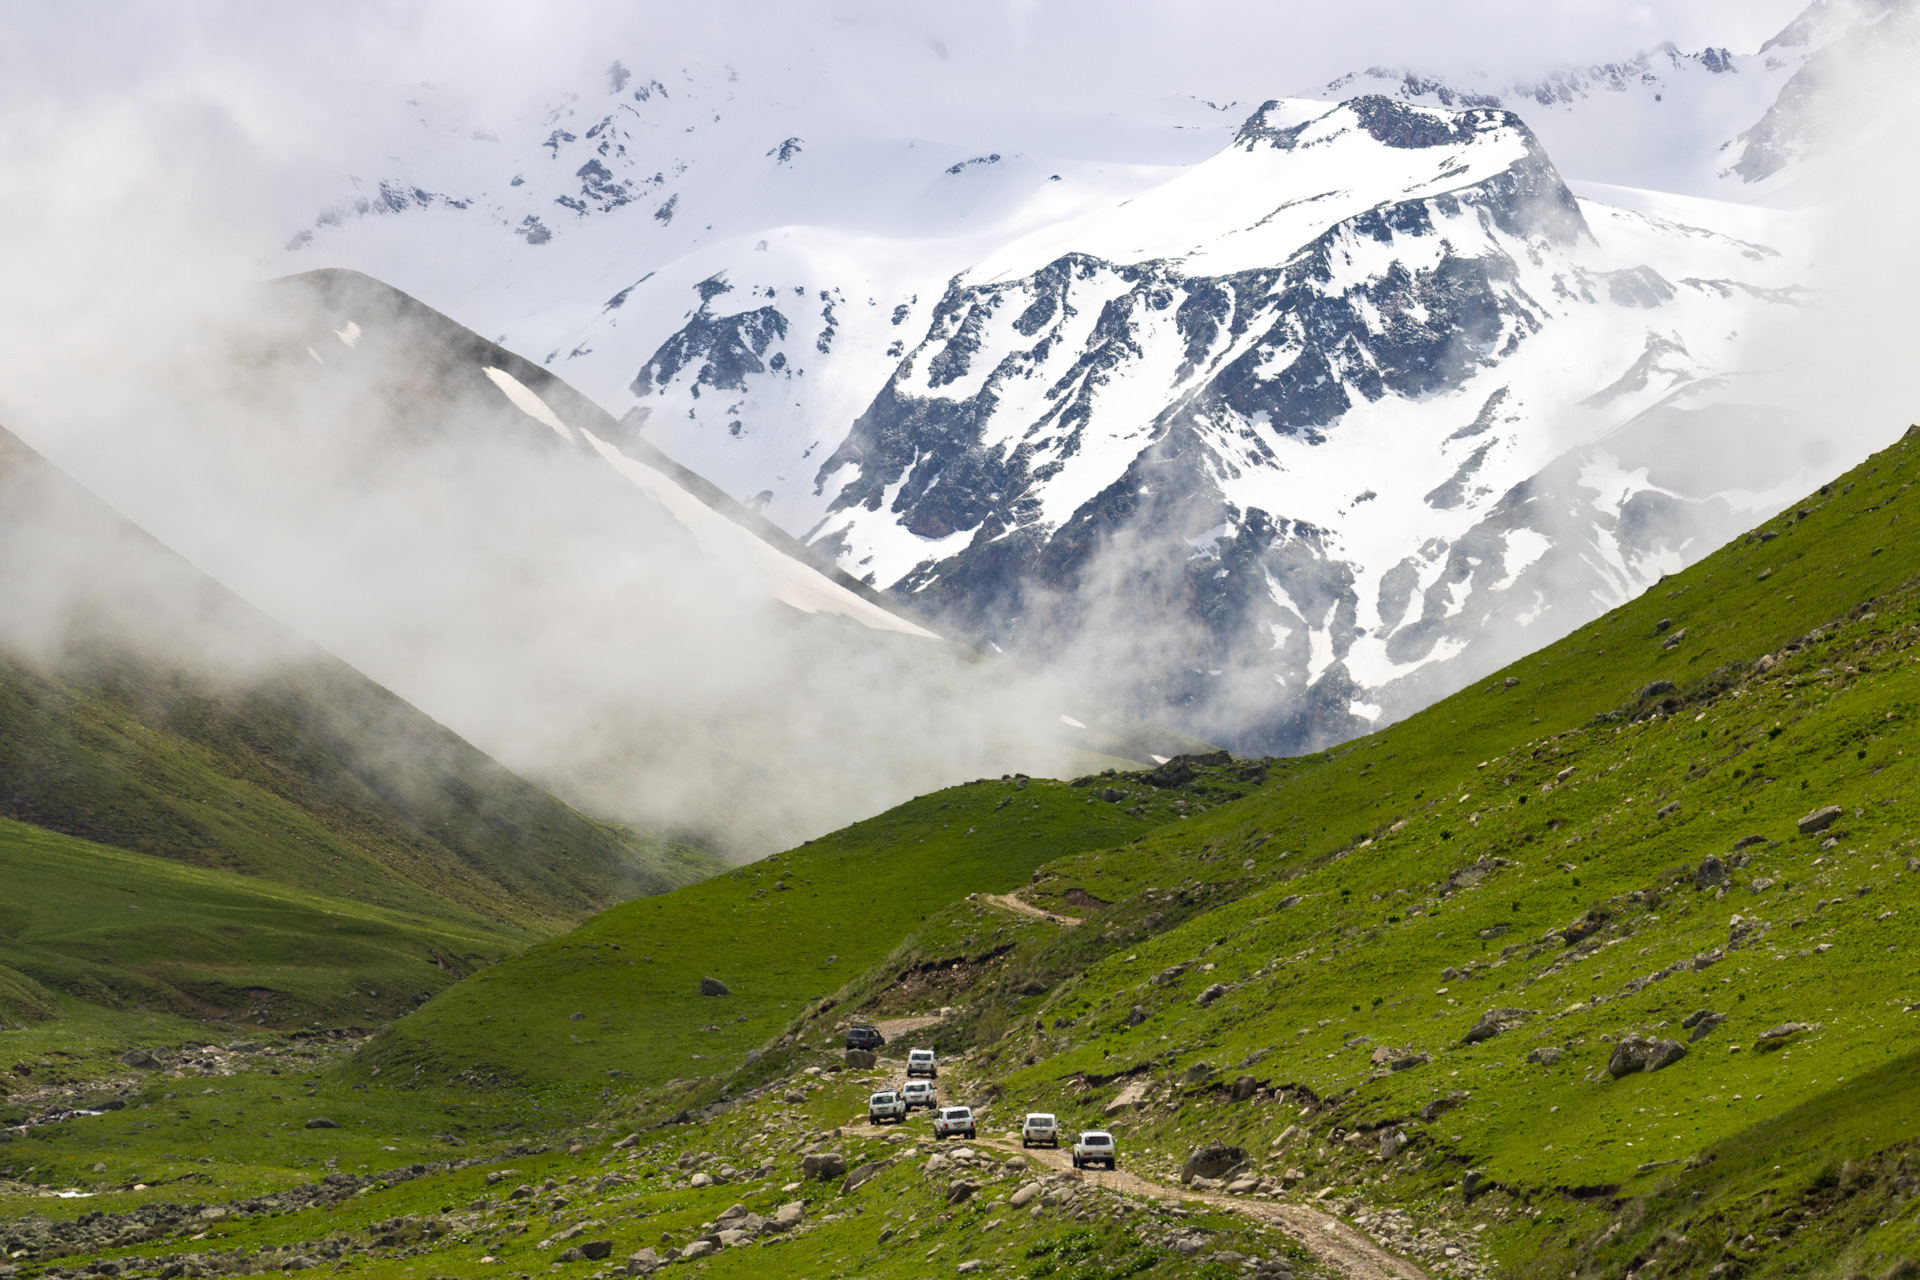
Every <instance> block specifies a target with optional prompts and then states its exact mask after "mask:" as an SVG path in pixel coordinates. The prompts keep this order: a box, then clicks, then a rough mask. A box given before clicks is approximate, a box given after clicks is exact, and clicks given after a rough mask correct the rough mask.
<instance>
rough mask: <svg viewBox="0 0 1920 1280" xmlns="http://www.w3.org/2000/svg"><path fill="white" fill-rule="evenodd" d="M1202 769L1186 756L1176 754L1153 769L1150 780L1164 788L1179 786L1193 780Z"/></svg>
mask: <svg viewBox="0 0 1920 1280" xmlns="http://www.w3.org/2000/svg"><path fill="white" fill-rule="evenodd" d="M1199 772H1200V771H1199V770H1198V769H1196V768H1195V767H1194V765H1193V762H1192V761H1191V760H1188V759H1187V758H1186V757H1185V756H1175V757H1174V758H1173V759H1171V760H1169V761H1167V762H1166V763H1165V764H1163V765H1161V766H1160V767H1159V768H1158V769H1155V770H1154V771H1153V774H1152V776H1151V778H1150V781H1151V782H1152V783H1153V785H1154V786H1156V787H1160V788H1162V789H1165V788H1168V787H1178V786H1181V785H1183V784H1185V783H1188V782H1191V781H1192V780H1193V778H1194V775H1195V774H1197V773H1199Z"/></svg>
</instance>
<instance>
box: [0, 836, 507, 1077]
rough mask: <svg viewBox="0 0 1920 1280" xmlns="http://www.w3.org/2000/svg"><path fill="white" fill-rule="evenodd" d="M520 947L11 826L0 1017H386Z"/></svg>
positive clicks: (0, 915) (0, 930) (483, 934)
mask: <svg viewBox="0 0 1920 1280" xmlns="http://www.w3.org/2000/svg"><path fill="white" fill-rule="evenodd" d="M514 949H515V944H514V943H513V942H512V941H511V940H507V939H503V938H502V937H501V936H500V934H499V931H498V930H497V929H495V928H492V927H490V926H488V925H486V924H485V923H483V922H479V921H473V922H469V923H467V924H465V925H462V924H459V923H455V922H451V921H448V920H445V919H430V918H426V917H421V916H417V915H413V914H411V913H402V912H395V911H391V910H388V909H385V908H381V907H376V906H369V905H367V904H365V903H360V902H356V901H353V900H351V899H348V898H340V897H326V896H322V895H320V894H315V893H311V892H307V891H303V890H299V889H292V888H288V887H286V886H283V885H277V884H273V883H271V882H266V881H262V880H258V879H254V878H251V877H243V876H236V875H233V874H230V873H227V872H221V871H209V870H204V869H201V868H198V867H186V866H181V865H180V864H178V863H176V862H171V861H168V860H166V859H163V858H155V857H149V856H147V855H144V854H137V853H127V852H124V851H122V850H119V849H109V848H105V847H102V846H100V845H95V844H88V843H86V842H85V841H81V840H75V839H73V838H71V837H68V836H62V835H56V834H54V833H52V832H48V831H43V830H40V829H39V828H36V827H29V826H25V825H23V824H20V823H15V822H8V821H4V820H0V1022H25V1021H30V1020H37V1019H40V1018H45V1017H49V1016H51V1015H53V1014H54V1013H55V1012H56V1010H57V1009H58V1008H59V1005H60V997H62V996H66V997H71V998H73V999H78V1000H84V1001H87V1002H89V1003H92V1004H97V1005H100V1006H101V1007H103V1008H105V1009H108V1010H114V1011H121V1012H126V1013H148V1014H155V1015H159V1014H171V1015H175V1016H177V1017H180V1018H186V1019H198V1020H202V1021H221V1022H225V1023H227V1024H229V1025H233V1026H238V1027H242V1028H252V1027H255V1026H260V1025H270V1026H276V1027H286V1026H307V1025H309V1024H315V1023H318V1024H324V1025H327V1026H353V1025H362V1026H374V1025H378V1024H379V1023H380V1022H383V1021H386V1020H387V1019H390V1018H394V1017H398V1016H399V1015H401V1014H402V1013H404V1012H406V1011H407V1010H409V1009H412V1008H413V1007H414V1006H415V1005H416V1003H418V1001H419V1000H420V999H422V998H424V997H429V996H431V995H432V994H434V993H437V992H439V991H441V990H443V989H444V988H446V987H448V986H450V985H451V984H452V983H454V982H456V981H458V980H459V979H460V978H461V977H463V976H465V975H467V974H470V973H472V972H474V971H475V970H477V969H480V968H482V967H484V966H485V965H488V964H491V963H493V962H494V961H496V960H498V959H500V958H501V957H502V956H504V955H507V954H511V952H512V951H513V950H514ZM0 1088H4V1086H0Z"/></svg>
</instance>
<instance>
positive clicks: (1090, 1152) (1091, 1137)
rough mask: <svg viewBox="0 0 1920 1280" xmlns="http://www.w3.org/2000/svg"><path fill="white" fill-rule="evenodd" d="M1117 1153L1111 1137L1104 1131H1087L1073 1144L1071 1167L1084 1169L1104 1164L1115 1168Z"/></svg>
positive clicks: (1117, 1158)
mask: <svg viewBox="0 0 1920 1280" xmlns="http://www.w3.org/2000/svg"><path fill="white" fill-rule="evenodd" d="M1118 1160H1119V1153H1118V1152H1117V1151H1116V1150H1115V1148H1114V1145H1113V1135H1112V1134H1110V1133H1108V1132H1107V1131H1106V1130H1105V1129H1088V1130H1087V1131H1086V1132H1084V1133H1082V1134H1081V1135H1080V1136H1079V1137H1078V1138H1076V1139H1075V1140H1074V1143H1073V1167H1074V1168H1076V1169H1084V1168H1086V1167H1087V1166H1088V1165H1090V1164H1104V1165H1105V1166H1107V1168H1109V1169H1112V1168H1114V1167H1115V1165H1116V1163H1117V1162H1118Z"/></svg>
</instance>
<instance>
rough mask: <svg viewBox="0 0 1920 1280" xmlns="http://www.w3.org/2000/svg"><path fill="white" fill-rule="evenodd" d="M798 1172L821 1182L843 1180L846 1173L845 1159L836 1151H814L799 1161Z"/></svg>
mask: <svg viewBox="0 0 1920 1280" xmlns="http://www.w3.org/2000/svg"><path fill="white" fill-rule="evenodd" d="M800 1172H801V1173H803V1174H805V1175H806V1176H807V1177H809V1178H818V1179H820V1180H821V1181H822V1182H826V1181H828V1180H830V1179H833V1178H843V1177H845V1176H846V1173H847V1158H846V1157H845V1156H843V1155H841V1154H840V1153H839V1152H838V1151H816V1152H814V1153H813V1154H812V1155H810V1156H806V1157H803V1158H802V1159H801V1161H800Z"/></svg>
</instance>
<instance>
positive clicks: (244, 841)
mask: <svg viewBox="0 0 1920 1280" xmlns="http://www.w3.org/2000/svg"><path fill="white" fill-rule="evenodd" d="M0 816H5V817H10V818H14V819H17V820H20V821H24V822H29V823H33V824H34V825H37V826H41V827H45V828H47V829H49V830H54V831H60V832H63V833H65V834H68V835H73V836H78V837H81V838H84V839H88V840H92V841H95V842H97V843H102V844H110V845H115V846H117V847H120V848H124V849H130V850H135V851H138V852H142V853H151V854H156V855H159V856H161V857H167V858H172V859H175V860H177V861H180V862H185V863H189V864H193V865H196V866H202V867H209V868H217V869H221V870H226V871H233V872H239V873H242V874H245V875H251V876H259V877H262V878H265V879H269V880H273V881H275V882H277V883H279V884H282V885H287V886H294V887H299V888H303V889H307V890H310V891H314V892H320V893H325V894H329V895H334V896H344V897H350V898H355V899H358V900H361V901H364V902H368V903H374V904H379V905H383V906H387V907H391V908H394V909H400V910H410V911H416V912H421V913H424V914H428V915H432V916H434V917H447V918H459V919H469V920H487V921H491V922H492V923H493V925H494V926H495V927H496V928H497V929H498V930H501V931H503V933H504V935H505V936H520V937H526V936H531V935H537V934H539V933H544V932H551V931H552V930H554V929H557V928H564V927H566V926H567V925H569V924H571V923H573V922H574V921H577V920H579V919H580V918H582V917H583V916H586V915H589V914H591V913H592V912H594V911H596V910H599V909H601V908H603V907H605V906H608V905H611V904H612V903H614V902H617V901H619V900H621V899H622V898H626V897H631V896H633V895H635V894H640V893H650V892H659V891H661V890H663V889H668V888H672V887H674V886H675V885H679V884H684V883H687V882H688V881H690V880H693V879H696V878H698V877H699V876H701V875H704V874H708V873H710V872H711V871H712V870H713V869H715V868H716V867H717V865H718V864H717V863H716V862H715V861H714V860H712V859H710V858H706V857H705V856H703V855H700V854H697V853H694V852H692V851H690V850H686V849H683V848H679V847H676V846H673V845H670V844H667V843H666V842H664V841H661V840H658V839H654V838H651V837H647V836H642V835H638V834H636V833H634V832H632V831H629V830H627V829H625V828H621V827H616V826H612V825H609V824H605V823H599V822H595V821H593V820H591V819H589V818H587V817H585V816H583V815H581V814H579V813H577V812H575V811H574V810H572V809H570V808H568V807H567V806H566V805H564V804H562V803H561V802H559V801H558V800H555V799H554V798H553V797H551V796H549V795H547V794H546V793H545V792H543V791H541V790H540V789H539V788H537V787H535V786H533V785H532V784H530V783H528V782H526V781H524V780H523V779H521V778H518V777H516V776H515V775H513V774H512V773H510V772H508V771H507V770H506V769H504V768H502V767H501V766H499V765H498V764H496V763H495V762H493V761H492V760H490V759H488V758H487V757H486V756H485V755H483V754H481V753H480V752H479V751H478V750H476V749H475V748H473V747H472V746H470V745H469V744H468V743H466V742H464V741H462V740H461V739H460V738H459V737H457V736H456V735H454V734H453V733H451V732H449V731H448V730H446V729H445V728H443V727H441V726H440V725H438V724H436V723H434V722H433V721H432V720H430V719H429V718H427V717H426V716H424V715H422V714H421V713H420V712H418V711H417V710H415V709H414V708H413V707H411V706H409V705H407V704H406V703H405V702H403V701H401V700H400V699H399V698H397V697H395V696H393V695H392V694H391V693H389V692H387V691H386V690H385V689H382V688H381V687H379V686H378V685H376V684H374V683H373V682H372V681H370V680H368V679H366V678H365V677H364V676H362V675H360V674H359V673H358V672H356V671H354V670H352V669H351V668H349V667H347V666H346V665H345V664H343V663H341V662H339V661H338V660H336V659H334V658H332V657H330V656H329V655H327V654H325V653H323V652H321V651H320V650H318V649H316V648H315V647H313V646H312V645H310V644H307V643H305V642H304V641H301V640H300V639H299V638H298V637H296V636H294V635H292V634H291V633H290V632H287V631H286V630H285V629H284V628H282V627H280V626H278V625H277V624H276V623H274V622H273V621H272V620H270V619H268V618H266V617H265V616H264V615H262V614H260V613H258V612H257V611H255V610H253V609H252V608H250V607H249V606H247V605H246V604H245V603H244V602H242V601H240V600H239V599H237V598H236V597H234V596H232V595H231V594H230V593H228V592H226V591H225V590H224V589H223V588H221V587H220V586H219V585H218V584H216V583H214V582H212V581H211V580H210V579H208V578H207V577H205V576H204V575H203V574H201V573H199V572H198V571H197V570H196V569H194V568H193V567H192V566H191V565H189V564H187V563H186V562H185V561H183V560H181V559H180V558H179V557H177V556H175V555H173V554H172V553H171V552H169V551H167V550H166V549H165V548H164V547H162V546H160V545H159V544H158V543H156V542H154V541H153V540H152V539H151V538H149V537H147V536H146V535H145V534H144V533H142V532H141V531H140V530H138V529H136V528H134V527H133V526H132V525H130V524H128V523H126V522H125V521H124V520H122V519H121V518H120V517H119V516H118V515H116V514H115V513H114V512H113V511H111V510H110V509H108V508H107V507H106V506H105V505H104V504H102V503H100V502H99V501H98V500H97V499H95V498H93V497H92V495H90V494H88V493H86V492H85V491H84V490H82V489H80V488H79V487H78V486H77V485H75V484H73V483H72V482H71V481H70V480H68V479H67V478H66V477H65V476H63V475H62V474H60V473H59V472H58V471H57V470H56V469H55V468H53V467H52V466H51V465H49V464H48V463H47V462H45V461H44V460H43V459H41V458H40V457H39V456H38V455H36V454H34V453H33V452H32V451H31V450H29V449H28V448H27V447H26V446H25V445H23V444H21V443H20V442H19V441H18V440H17V439H15V438H14V437H12V436H11V435H8V434H5V433H4V432H0Z"/></svg>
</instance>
